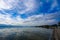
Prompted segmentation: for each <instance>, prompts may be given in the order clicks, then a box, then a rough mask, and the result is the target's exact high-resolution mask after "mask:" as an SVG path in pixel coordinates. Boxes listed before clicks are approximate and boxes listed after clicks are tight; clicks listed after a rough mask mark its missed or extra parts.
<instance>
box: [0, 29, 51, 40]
mask: <svg viewBox="0 0 60 40" xmlns="http://www.w3.org/2000/svg"><path fill="white" fill-rule="evenodd" d="M51 33H52V30H51V29H45V28H4V29H0V40H49V38H50V36H51V35H52V34H51Z"/></svg>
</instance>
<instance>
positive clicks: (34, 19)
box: [0, 13, 60, 26]
mask: <svg viewBox="0 0 60 40" xmlns="http://www.w3.org/2000/svg"><path fill="white" fill-rule="evenodd" d="M59 15H60V14H59V13H58V14H57V13H50V14H45V15H44V14H40V15H33V16H30V17H28V18H26V19H22V18H21V17H20V16H17V17H16V18H15V19H14V18H12V17H11V16H12V15H11V14H0V24H7V25H8V24H9V25H22V26H36V25H47V24H54V23H57V21H56V18H58V17H59Z"/></svg>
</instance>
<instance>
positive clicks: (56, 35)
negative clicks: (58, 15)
mask: <svg viewBox="0 0 60 40" xmlns="http://www.w3.org/2000/svg"><path fill="white" fill-rule="evenodd" d="M52 40H60V29H56V28H55V29H54V31H53V39H52Z"/></svg>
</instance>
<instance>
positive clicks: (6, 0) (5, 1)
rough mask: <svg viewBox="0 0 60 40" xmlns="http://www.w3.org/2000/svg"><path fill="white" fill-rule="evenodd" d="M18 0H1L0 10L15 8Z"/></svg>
mask: <svg viewBox="0 0 60 40" xmlns="http://www.w3.org/2000/svg"><path fill="white" fill-rule="evenodd" d="M16 4H17V1H15V0H0V10H2V9H9V10H10V9H11V8H12V9H13V8H15V6H16Z"/></svg>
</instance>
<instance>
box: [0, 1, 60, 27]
mask: <svg viewBox="0 0 60 40" xmlns="http://www.w3.org/2000/svg"><path fill="white" fill-rule="evenodd" d="M59 1H60V0H8V1H7V0H0V24H7V25H22V26H38V25H47V24H55V23H57V22H58V21H60V2H59Z"/></svg>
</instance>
